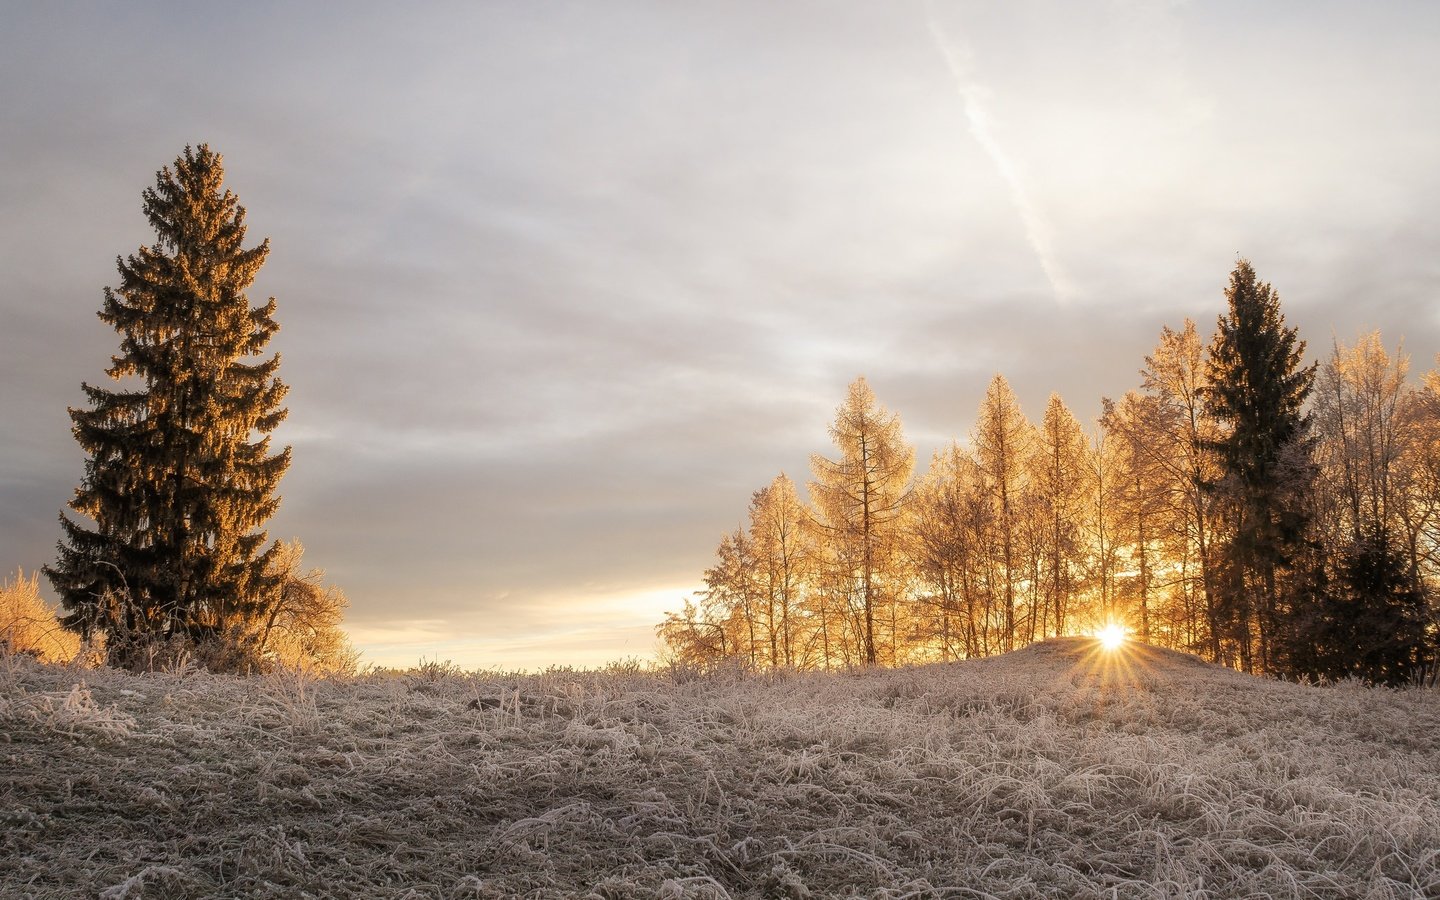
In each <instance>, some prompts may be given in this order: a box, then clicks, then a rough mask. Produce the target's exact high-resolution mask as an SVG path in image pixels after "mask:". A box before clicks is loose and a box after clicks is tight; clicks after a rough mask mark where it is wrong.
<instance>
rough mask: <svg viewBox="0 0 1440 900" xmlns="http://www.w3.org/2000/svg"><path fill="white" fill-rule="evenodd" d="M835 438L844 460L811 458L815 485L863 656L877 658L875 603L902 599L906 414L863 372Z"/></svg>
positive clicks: (909, 462) (833, 430) (909, 455)
mask: <svg viewBox="0 0 1440 900" xmlns="http://www.w3.org/2000/svg"><path fill="white" fill-rule="evenodd" d="M830 437H831V438H832V439H833V440H834V442H835V446H836V449H838V450H839V451H840V456H839V458H838V459H834V460H832V459H828V458H826V457H824V456H821V455H819V454H816V455H815V456H813V457H811V468H812V470H813V472H814V475H815V480H814V481H813V482H811V484H810V496H811V497H812V498H814V501H815V504H816V507H817V512H818V513H819V515H818V521H819V524H820V529H821V534H822V535H823V536H824V538H825V540H826V542H827V543H828V544H829V545H830V548H831V553H830V554H829V561H830V563H831V565H832V566H833V567H836V568H837V569H838V571H837V572H836V573H835V574H836V575H837V576H838V580H839V581H841V582H843V583H845V584H846V585H847V586H848V587H849V591H848V593H849V596H850V597H851V598H852V603H853V604H854V605H855V607H856V613H857V614H858V615H857V618H858V623H857V624H858V626H859V631H860V639H861V652H862V659H863V660H864V662H865V664H866V665H869V666H873V665H876V664H877V662H878V661H879V653H878V651H877V647H876V640H875V634H876V629H875V623H876V612H877V608H878V607H880V606H881V605H882V604H884V603H894V602H898V599H899V598H898V597H897V596H895V593H896V588H897V578H896V572H895V566H896V563H897V560H898V559H899V553H898V552H897V551H898V549H899V548H898V546H897V538H898V537H899V535H900V531H901V527H902V524H903V523H902V517H903V515H904V512H905V506H906V503H907V501H908V500H909V497H910V476H911V473H912V472H913V471H914V469H915V450H914V448H912V447H911V446H910V445H908V444H906V443H905V438H904V435H903V434H902V432H901V425H900V417H899V416H898V415H896V414H895V413H892V412H889V411H888V410H886V409H885V408H884V407H882V406H880V405H879V403H878V402H877V401H876V399H875V394H874V392H873V391H871V390H870V386H869V385H868V384H866V382H865V379H864V378H863V377H861V378H857V379H855V381H854V382H853V383H852V384H851V385H850V389H849V392H848V393H847V395H846V398H845V402H844V403H842V404H841V405H840V408H839V409H837V410H836V412H835V422H834V424H832V425H831V426H830Z"/></svg>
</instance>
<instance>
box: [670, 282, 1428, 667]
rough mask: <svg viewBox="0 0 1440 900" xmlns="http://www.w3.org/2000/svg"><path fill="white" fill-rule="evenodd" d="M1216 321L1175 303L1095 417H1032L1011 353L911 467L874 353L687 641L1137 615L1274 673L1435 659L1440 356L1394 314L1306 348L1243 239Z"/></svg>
mask: <svg viewBox="0 0 1440 900" xmlns="http://www.w3.org/2000/svg"><path fill="white" fill-rule="evenodd" d="M1225 298H1226V304H1227V308H1226V310H1225V312H1224V313H1223V314H1221V315H1220V316H1219V317H1218V320H1217V322H1216V328H1215V331H1214V332H1213V334H1212V335H1211V337H1210V338H1209V340H1208V342H1207V341H1204V340H1202V338H1201V336H1200V334H1199V332H1198V330H1197V328H1196V326H1195V323H1194V322H1192V321H1190V320H1188V319H1187V320H1186V321H1185V322H1184V323H1183V325H1182V326H1181V327H1180V328H1178V329H1172V328H1170V327H1165V328H1163V329H1162V330H1161V333H1160V337H1159V341H1158V342H1157V344H1156V346H1155V349H1154V350H1153V352H1152V353H1151V354H1150V355H1149V356H1147V357H1146V358H1145V361H1144V365H1143V367H1142V368H1141V370H1140V383H1139V385H1138V386H1137V387H1136V388H1135V389H1133V390H1130V391H1128V392H1127V393H1126V394H1125V395H1124V396H1122V397H1120V398H1118V399H1111V398H1105V399H1104V400H1103V404H1102V408H1103V413H1102V415H1101V416H1100V418H1099V420H1098V421H1097V422H1096V423H1095V425H1094V427H1093V428H1090V429H1086V428H1085V427H1084V426H1083V425H1082V424H1081V423H1080V422H1079V421H1078V420H1077V419H1076V417H1075V415H1074V414H1073V413H1072V412H1071V411H1070V409H1069V408H1068V407H1067V406H1066V404H1065V402H1064V401H1063V400H1062V399H1061V397H1060V395H1059V394H1052V395H1051V396H1050V398H1049V402H1048V404H1047V405H1046V408H1045V411H1044V413H1043V415H1042V417H1041V419H1040V421H1039V422H1032V421H1031V420H1029V419H1028V418H1027V417H1026V416H1025V414H1024V412H1023V411H1022V409H1021V408H1020V404H1019V402H1018V401H1017V399H1016V397H1015V395H1014V393H1013V392H1012V390H1011V388H1010V386H1009V384H1008V383H1007V382H1006V380H1005V378H1004V377H1003V375H996V376H995V377H994V379H993V380H992V381H991V382H990V385H989V387H988V389H987V390H986V392H985V396H984V399H983V401H982V402H981V404H980V408H979V410H978V415H977V419H976V423H975V425H974V428H973V430H972V431H971V433H970V436H969V440H968V441H964V442H961V441H955V442H952V443H951V444H950V445H949V446H947V447H945V448H943V449H942V450H940V451H939V452H937V453H936V454H935V456H934V458H933V459H932V460H931V461H930V466H929V468H928V470H927V471H926V472H925V473H924V474H923V476H921V477H918V478H917V477H915V475H914V468H915V454H914V450H913V448H912V447H911V446H910V445H909V444H908V443H907V442H906V441H905V438H904V435H903V433H902V427H901V422H900V418H899V416H898V415H897V414H895V413H893V412H891V411H889V410H887V409H886V408H885V407H884V406H882V405H881V404H880V403H879V402H878V400H877V399H876V397H875V395H874V393H873V392H872V391H871V389H870V387H869V385H868V384H867V383H866V382H865V379H864V378H863V377H862V378H859V379H857V380H856V381H855V382H854V383H853V384H851V385H850V387H849V391H848V393H847V395H846V397H845V400H844V402H843V403H842V404H841V405H840V407H839V408H838V410H837V411H836V415H835V420H834V422H833V424H832V425H831V426H830V437H831V439H832V441H833V443H834V453H833V454H832V455H823V454H816V455H815V456H813V457H812V459H811V474H812V478H811V480H810V481H809V482H808V484H807V486H806V487H807V491H806V493H807V494H808V501H807V500H805V499H802V498H801V496H800V491H799V488H798V487H797V485H796V484H795V482H794V481H793V480H792V479H791V478H790V477H788V476H787V475H785V474H784V473H782V474H780V475H777V476H776V477H775V479H774V480H773V481H771V482H770V484H768V485H766V486H765V487H763V488H761V489H760V490H758V491H756V492H755V493H754V494H753V495H752V497H751V499H750V504H749V510H748V523H747V524H745V525H743V526H741V527H738V528H736V529H735V530H734V531H733V532H731V533H729V534H726V535H725V536H724V537H723V538H722V539H721V541H720V544H719V546H718V548H717V550H716V557H715V562H714V565H712V566H711V567H710V568H709V569H707V570H706V571H705V573H704V584H705V587H704V589H703V590H702V591H700V592H698V593H697V594H696V595H695V596H694V597H692V598H690V599H687V600H686V601H685V602H684V606H683V608H682V609H681V610H680V611H678V612H669V613H666V615H665V619H664V621H663V622H661V623H660V624H659V625H658V626H657V633H658V635H659V637H660V638H661V640H662V642H663V644H664V646H665V652H666V653H668V654H669V655H670V656H671V657H672V658H673V659H674V660H676V661H680V662H684V663H689V664H699V665H706V664H711V663H714V662H716V661H719V660H724V659H739V660H741V661H743V662H744V663H746V664H748V665H751V666H755V667H795V668H826V669H828V668H834V667H845V666H874V665H892V666H893V665H903V664H907V663H915V662H923V661H930V660H954V659H965V658H973V657H983V656H989V655H993V654H997V653H1003V652H1006V651H1009V650H1013V649H1015V648H1017V647H1021V646H1024V645H1026V644H1029V643H1031V642H1034V641H1036V640H1040V639H1043V638H1046V637H1050V636H1053V635H1064V634H1077V633H1086V632H1089V631H1091V630H1093V629H1096V628H1098V627H1100V626H1102V625H1105V624H1110V623H1116V624H1120V625H1122V626H1123V627H1125V628H1127V629H1128V630H1129V631H1130V632H1131V633H1132V634H1133V635H1134V636H1136V637H1137V638H1138V639H1140V640H1142V641H1145V642H1148V643H1152V644H1156V645H1160V646H1166V647H1172V648H1176V649H1181V650H1186V651H1189V652H1193V653H1197V654H1199V655H1201V656H1203V657H1205V658H1206V659H1209V660H1212V661H1215V662H1219V663H1223V664H1225V665H1229V666H1233V667H1235V668H1238V669H1241V670H1244V671H1247V672H1255V673H1267V674H1275V675H1281V676H1285V677H1294V678H1307V679H1320V678H1327V679H1336V678H1344V677H1349V676H1354V677H1359V678H1363V679H1366V680H1370V681H1374V682H1379V683H1386V684H1401V683H1406V682H1409V681H1413V680H1417V679H1427V678H1428V679H1430V680H1433V679H1434V677H1435V673H1436V659H1437V643H1440V641H1437V630H1440V629H1437V622H1440V617H1437V607H1436V596H1437V593H1436V587H1437V584H1440V372H1431V373H1429V374H1427V375H1425V376H1424V378H1423V379H1422V380H1421V382H1420V383H1419V384H1412V383H1411V382H1410V380H1409V378H1408V375H1409V360H1408V357H1407V356H1406V355H1405V353H1404V352H1403V349H1397V350H1396V351H1395V352H1394V353H1393V354H1391V353H1390V352H1388V351H1387V350H1386V349H1385V346H1384V344H1383V343H1382V341H1381V337H1380V335H1379V334H1378V333H1374V334H1368V335H1364V336H1362V337H1361V338H1360V339H1359V340H1358V341H1357V342H1356V343H1355V344H1353V345H1348V346H1347V345H1344V344H1342V343H1340V342H1338V341H1337V342H1335V343H1334V345H1333V346H1332V347H1331V349H1330V353H1329V354H1328V355H1327V356H1326V357H1325V358H1324V360H1323V361H1322V362H1319V363H1313V364H1309V365H1306V364H1305V363H1304V362H1303V360H1304V353H1305V342H1304V341H1302V340H1301V339H1300V338H1299V336H1298V333H1297V330H1296V329H1294V328H1292V327H1288V326H1287V325H1286V324H1285V320H1284V316H1283V314H1282V312H1281V309H1280V300H1279V296H1278V294H1277V293H1276V292H1275V290H1274V289H1273V288H1272V287H1271V286H1270V285H1269V284H1267V283H1264V282H1262V281H1260V280H1259V278H1258V277H1257V275H1256V273H1255V270H1254V268H1253V267H1252V266H1251V264H1250V263H1249V262H1248V261H1245V260H1240V261H1239V262H1238V263H1237V265H1236V267H1235V269H1234V271H1232V272H1231V274H1230V279H1229V284H1228V286H1227V288H1226V291H1225Z"/></svg>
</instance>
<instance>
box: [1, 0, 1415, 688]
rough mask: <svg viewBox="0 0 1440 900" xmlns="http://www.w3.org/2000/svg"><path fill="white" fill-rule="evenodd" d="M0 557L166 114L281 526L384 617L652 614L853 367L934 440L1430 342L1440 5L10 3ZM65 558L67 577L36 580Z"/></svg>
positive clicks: (149, 176)
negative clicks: (1270, 310)
mask: <svg viewBox="0 0 1440 900" xmlns="http://www.w3.org/2000/svg"><path fill="white" fill-rule="evenodd" d="M0 20H3V23H4V26H3V29H0V385H3V393H0V567H3V568H4V569H5V570H6V571H9V572H12V573H13V571H14V570H15V568H16V567H17V566H23V567H25V568H26V569H27V570H30V569H33V568H37V567H39V566H40V565H42V564H44V563H46V562H49V561H50V560H51V559H53V556H54V545H55V542H56V540H57V539H58V538H59V526H58V524H57V522H56V516H57V514H58V512H59V511H60V509H61V508H62V507H63V505H64V504H65V503H66V502H67V500H68V499H69V497H70V495H71V492H72V491H73V489H74V487H75V485H76V483H77V482H78V479H79V478H80V476H81V474H82V473H83V457H82V455H81V453H80V451H79V449H78V447H77V445H76V444H75V443H74V441H73V439H72V438H71V436H70V432H69V420H68V418H67V416H66V413H65V409H66V406H67V405H78V404H81V403H82V402H83V396H82V394H81V392H80V382H81V381H82V380H90V381H99V380H102V379H103V375H102V369H103V368H104V367H105V365H106V364H107V362H108V358H109V355H110V354H111V353H112V352H114V351H115V349H116V347H117V337H116V335H115V334H114V332H112V331H109V330H108V329H107V328H106V326H104V325H103V324H102V323H101V322H99V320H98V319H96V317H95V311H96V310H97V309H98V308H99V306H100V303H101V299H102V288H103V287H104V286H105V285H107V284H109V285H113V284H115V283H116V282H117V276H116V272H115V257H116V256H117V255H119V254H128V253H132V252H134V251H135V249H136V248H137V247H139V246H140V245H141V244H146V243H150V242H151V241H152V240H153V234H152V232H150V230H149V228H148V226H147V224H146V222H145V220H144V217H143V215H142V214H141V210H140V191H141V190H142V189H143V188H145V187H147V186H148V185H150V184H152V183H153V181H154V173H155V171H156V170H157V169H159V168H160V167H161V166H162V165H165V164H168V163H170V162H171V161H172V160H173V159H174V158H175V157H176V156H177V155H178V154H179V153H180V151H181V149H182V148H183V147H184V146H185V145H186V144H187V143H191V144H193V143H199V142H208V143H209V144H210V145H211V146H212V147H213V148H215V149H217V150H218V151H220V152H221V153H223V154H224V156H225V161H226V168H227V172H228V179H229V185H230V187H231V188H232V189H233V190H234V191H235V192H236V193H237V194H238V195H239V197H240V199H241V202H242V203H243V204H244V205H245V206H246V207H247V209H248V211H249V224H250V237H251V242H252V243H254V242H258V241H259V240H260V239H261V238H262V237H266V236H268V237H269V238H270V239H271V242H272V251H271V254H270V259H269V262H268V264H267V265H266V267H265V269H264V270H263V271H262V272H261V275H260V278H259V280H258V281H257V283H256V286H255V288H254V289H253V290H252V292H251V299H252V301H255V302H263V300H264V298H265V297H267V296H270V295H274V296H275V297H276V298H277V301H278V304H279V310H278V313H277V317H278V319H279V321H280V323H281V326H282V331H281V333H280V334H279V335H278V336H277V337H276V339H275V341H274V342H273V346H274V347H275V348H277V349H279V350H280V351H281V352H282V353H283V355H284V363H283V365H282V367H281V376H282V378H283V379H284V380H285V381H287V382H288V383H289V384H290V385H291V394H290V397H289V408H290V419H289V422H288V423H287V424H286V425H285V426H283V428H282V430H281V432H280V433H279V435H278V437H279V439H280V440H281V441H282V442H284V443H288V444H291V445H293V447H294V463H293V465H292V466H291V469H290V472H289V474H288V475H287V476H286V478H285V480H284V482H283V483H282V486H281V490H282V493H283V496H284V503H283V506H282V509H281V511H280V513H279V515H278V516H277V517H276V518H275V519H274V520H273V522H272V526H271V528H270V533H271V534H272V536H275V537H280V538H291V537H298V538H300V539H301V540H302V541H303V542H304V543H305V545H306V547H307V548H308V552H307V556H306V559H307V562H309V563H311V564H313V565H317V566H322V567H324V568H325V569H326V570H327V571H328V573H329V576H330V577H331V579H332V580H333V581H334V582H336V583H338V584H340V585H341V586H342V587H343V588H344V589H345V590H346V593H347V594H348V595H349V597H350V599H351V602H352V607H351V610H350V614H349V617H348V620H347V625H348V627H349V629H350V631H351V633H352V636H353V637H354V639H355V641H356V643H357V644H358V645H359V646H360V647H361V648H362V649H363V650H364V651H365V658H366V659H368V660H370V661H372V662H377V663H384V664H411V663H414V662H415V661H417V660H418V659H419V658H421V657H422V656H423V657H425V658H427V659H452V660H454V661H455V662H457V663H461V664H463V665H465V666H468V667H474V666H498V667H504V668H513V667H519V666H526V667H537V666H544V665H546V664H550V663H561V664H575V665H594V664H598V663H600V662H603V661H605V660H611V659H617V658H621V657H626V656H632V655H634V656H641V657H645V656H649V655H650V654H651V653H652V652H653V650H654V637H653V626H654V624H655V623H656V622H657V621H658V620H659V618H660V616H661V612H662V610H664V609H667V608H669V609H678V607H679V605H680V603H681V601H682V599H683V598H684V596H685V595H686V594H687V592H688V591H690V590H692V589H694V587H695V586H696V585H697V583H698V581H699V576H700V573H701V571H702V570H703V569H704V568H705V567H706V566H707V565H709V563H710V561H711V558H712V556H713V552H714V548H715V545H716V543H717V542H718V540H719V538H720V536H721V534H722V533H723V532H724V531H725V530H727V529H730V528H733V527H735V526H736V525H737V524H738V523H739V522H740V521H741V520H742V518H743V516H744V513H745V508H746V504H747V502H748V500H749V496H750V492H751V491H753V490H755V489H756V488H759V487H761V486H763V485H764V484H766V483H767V482H768V481H769V480H770V478H772V477H773V476H774V475H775V474H776V473H778V472H780V471H781V470H784V471H786V472H788V473H789V474H791V475H792V476H793V477H795V478H796V480H797V481H800V482H803V481H804V480H805V479H806V478H807V477H808V459H809V455H810V454H811V453H814V452H828V451H829V450H830V448H829V447H828V445H827V444H828V440H827V437H826V426H827V425H828V423H829V422H830V420H831V419H832V418H833V414H834V410H835V407H836V406H837V405H838V404H839V403H840V401H841V399H842V398H843V397H844V393H845V389H846V386H847V384H848V383H849V382H850V381H852V380H853V379H854V378H855V377H856V376H857V375H860V374H864V375H865V376H866V377H867V379H868V380H869V381H870V384H871V386H872V387H873V388H874V390H875V392H876V394H877V395H878V397H879V399H880V401H881V402H882V403H883V404H885V405H886V406H887V407H889V408H890V409H893V410H895V411H897V412H899V413H900V415H901V417H902V419H903V420H904V422H905V425H906V433H907V435H908V437H909V438H910V439H911V440H912V441H914V443H915V444H916V446H917V451H918V454H917V455H918V458H919V459H920V460H921V461H922V468H923V464H924V461H925V460H927V459H928V458H929V456H930V454H931V452H932V451H933V450H934V449H936V448H937V447H938V446H940V445H941V444H942V443H944V442H947V441H948V440H950V439H952V438H964V437H965V436H966V435H967V434H968V432H969V430H970V428H971V426H972V424H973V421H974V417H975V410H976V408H977V406H978V405H979V402H980V398H981V396H982V394H983V392H984V389H985V386H986V384H987V382H988V381H989V379H990V378H991V377H992V376H993V375H994V374H995V373H996V372H1003V373H1004V374H1005V375H1006V376H1007V377H1008V378H1009V379H1010V381H1011V383H1012V385H1013V386H1014V387H1015V389H1016V391H1017V393H1018V394H1019V396H1020V398H1021V401H1022V402H1023V403H1024V405H1025V408H1026V411H1027V413H1028V414H1029V415H1030V416H1031V417H1032V418H1038V417H1039V416H1040V414H1041V413H1042V412H1043V409H1044V403H1045V400H1046V398H1047V396H1048V395H1049V393H1050V392H1051V391H1059V392H1060V393H1061V394H1062V396H1064V398H1065V399H1066V401H1067V402H1068V403H1069V404H1070V405H1071V407H1072V409H1074V410H1075V412H1076V413H1077V414H1078V415H1079V416H1081V418H1082V419H1085V420H1090V419H1093V417H1094V416H1095V415H1097V414H1098V412H1099V406H1100V398H1101V397H1102V396H1118V395H1120V394H1122V393H1124V392H1125V391H1126V390H1127V389H1129V388H1131V387H1134V386H1135V385H1136V384H1137V382H1138V376H1137V369H1138V368H1139V367H1140V365H1141V363H1142V360H1143V357H1144V356H1145V354H1146V353H1148V352H1149V351H1150V350H1151V348H1152V347H1153V346H1154V344H1155V341H1156V339H1157V337H1158V335H1159V333H1160V329H1161V327H1162V326H1164V325H1171V326H1177V327H1178V326H1179V325H1180V324H1181V323H1182V322H1183V320H1184V319H1185V317H1187V316H1189V317H1192V318H1194V319H1196V320H1197V321H1198V322H1199V324H1200V326H1201V329H1202V332H1204V333H1205V334H1207V335H1208V333H1209V331H1210V330H1211V329H1212V328H1213V325H1214V321H1215V317H1216V316H1217V315H1218V314H1219V313H1220V312H1221V310H1222V309H1223V306H1224V299H1223V296H1222V290H1223V286H1224V284H1225V281H1226V278H1227V276H1228V274H1229V272H1230V270H1231V268H1233V266H1234V263H1235V260H1236V258H1237V254H1240V255H1244V256H1246V257H1248V258H1249V259H1251V260H1252V262H1253V263H1254V265H1255V267H1256V269H1257V271H1258V272H1259V274H1260V277H1261V278H1262V279H1264V280H1267V281H1270V282H1271V283H1272V284H1273V285H1274V286H1275V287H1276V289H1277V290H1278V291H1279V293H1280V296H1281V300H1282V305H1283V308H1284V310H1285V312H1286V315H1287V317H1288V320H1289V322H1290V323H1291V324H1293V325H1297V326H1299V327H1300V329H1301V336H1302V337H1304V338H1306V339H1308V340H1309V342H1310V346H1311V350H1312V355H1313V354H1314V353H1315V352H1323V351H1325V350H1327V349H1328V348H1329V346H1330V344H1331V341H1332V335H1334V336H1338V337H1339V339H1341V340H1342V341H1347V342H1349V341H1353V339H1354V337H1355V336H1356V334H1357V333H1359V332H1360V331H1361V330H1362V329H1372V328H1379V329H1381V330H1382V331H1383V333H1384V336H1385V338H1386V341H1387V343H1388V344H1390V345H1392V346H1393V345H1394V343H1395V342H1396V341H1397V340H1398V339H1399V338H1401V337H1402V336H1403V337H1404V339H1405V345H1406V348H1407V349H1408V350H1409V352H1410V353H1411V354H1412V356H1413V358H1414V369H1415V371H1416V372H1417V373H1418V372H1420V371H1423V370H1426V369H1430V368H1432V367H1434V365H1435V356H1436V352H1437V351H1440V224H1437V212H1436V211H1437V210H1440V95H1437V93H1436V85H1440V4H1436V3H1433V2H1414V3H1398V2H1365V3H1361V2H1350V3H1336V2H1317V0H1296V2H1267V3H1264V4H1257V3H1253V2H1209V0H1207V2H1203V3H1199V2H1197V3H1177V2H1145V0H1115V2H1070V0H1056V2H1007V3H1004V4H1001V3H994V2H974V3H962V2H948V0H935V2H934V3H933V4H928V5H927V4H925V3H921V2H905V0H895V2H879V0H876V2H858V0H857V2H777V0H757V2H735V0H725V2H718V0H717V2H713V3H701V2H680V3H677V2H662V0H655V2H594V0H590V2H573V3H561V2H541V0H534V2H489V3H481V2H462V3H455V4H435V3H425V4H396V3H375V4H360V3H345V4H329V3H326V4H320V3H316V4H299V3H290V2H285V3H274V4H270V3H264V2H261V3H247V4H225V5H220V4H204V3H194V2H176V3H145V2H138V0H137V2H124V3H119V2H115V3H93V4H66V3H59V2H54V3H51V2H47V3H32V2H27V0H0ZM47 591H48V586H47Z"/></svg>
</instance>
